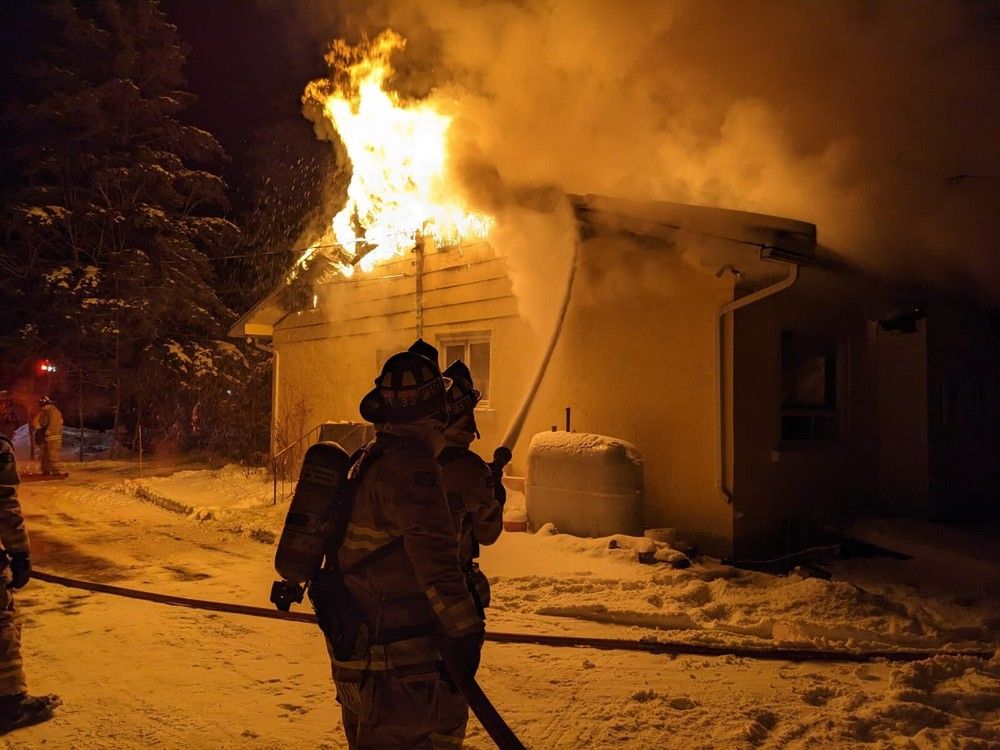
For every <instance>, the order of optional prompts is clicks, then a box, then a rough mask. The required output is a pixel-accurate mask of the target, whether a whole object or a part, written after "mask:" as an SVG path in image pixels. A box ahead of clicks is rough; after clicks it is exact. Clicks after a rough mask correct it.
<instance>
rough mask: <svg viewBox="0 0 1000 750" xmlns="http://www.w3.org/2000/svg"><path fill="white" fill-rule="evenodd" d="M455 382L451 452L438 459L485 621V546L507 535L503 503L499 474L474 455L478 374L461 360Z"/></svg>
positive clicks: (450, 374)
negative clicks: (497, 485) (482, 556)
mask: <svg viewBox="0 0 1000 750" xmlns="http://www.w3.org/2000/svg"><path fill="white" fill-rule="evenodd" d="M444 376H445V377H446V378H449V379H450V380H451V387H450V388H449V389H448V393H447V400H448V425H447V427H445V432H444V435H445V441H446V444H445V448H444V450H443V451H441V455H440V456H438V463H439V464H441V473H442V474H443V476H444V486H445V491H446V493H447V497H448V506H449V508H450V509H451V513H452V516H453V517H454V519H455V527H456V529H457V530H458V534H459V558H460V559H461V561H462V571H463V573H464V574H465V579H466V582H467V583H468V585H469V590H470V592H471V593H472V596H473V599H474V600H475V602H476V608H477V609H478V611H479V614H480V616H482V617H484V618H485V609H486V607H487V606H489V603H490V584H489V581H488V580H487V578H486V576H485V575H484V574H483V573H482V571H480V569H479V563H477V562H476V558H477V557H479V545H480V544H493V542H495V541H496V540H497V539H498V538H499V537H500V532H501V531H502V530H503V503H502V501H501V497H500V496H499V495H498V493H497V492H496V488H495V486H494V474H493V471H492V470H491V467H490V465H489V464H487V463H486V462H485V461H483V459H482V458H480V457H479V456H478V455H477V454H476V453H473V452H472V451H471V450H469V446H470V445H471V444H472V441H473V440H475V439H476V438H477V437H479V430H478V429H477V427H476V415H475V408H476V404H478V403H479V401H480V399H481V398H482V394H481V393H480V392H479V391H478V390H476V388H475V387H474V386H473V383H472V373H471V372H470V371H469V368H468V367H467V366H466V364H465V363H464V362H463V361H462V360H460V359H456V360H455V361H454V362H452V363H451V364H450V365H449V366H448V368H447V369H446V370H445V371H444Z"/></svg>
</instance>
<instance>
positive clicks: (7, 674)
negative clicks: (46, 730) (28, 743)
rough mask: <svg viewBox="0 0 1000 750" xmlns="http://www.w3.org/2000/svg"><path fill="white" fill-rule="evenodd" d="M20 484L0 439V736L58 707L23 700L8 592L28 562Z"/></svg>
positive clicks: (19, 583)
mask: <svg viewBox="0 0 1000 750" xmlns="http://www.w3.org/2000/svg"><path fill="white" fill-rule="evenodd" d="M19 481H20V480H19V479H18V476H17V463H16V462H15V460H14V446H13V445H12V444H11V442H10V440H8V439H7V438H6V437H4V436H2V435H0V542H2V543H3V556H4V561H5V563H6V565H5V566H4V572H3V581H2V584H0V734H6V733H7V732H9V731H10V730H12V729H16V728H17V727H22V726H28V725H30V724H37V723H39V722H41V721H46V720H48V719H51V718H52V710H53V709H54V708H55V707H56V706H58V705H59V699H58V698H57V697H56V696H54V695H44V696H34V695H28V693H27V685H26V683H25V679H24V669H23V666H22V662H21V622H20V620H19V619H18V617H17V613H16V612H15V611H14V596H13V591H14V590H15V589H19V588H22V587H23V586H24V585H25V584H27V583H28V580H29V578H30V577H31V559H30V557H29V555H28V534H27V532H26V531H25V528H24V518H23V516H22V515H21V505H20V504H19V503H18V500H17V486H18V484H19Z"/></svg>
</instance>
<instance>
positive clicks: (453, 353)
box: [437, 331, 490, 407]
mask: <svg viewBox="0 0 1000 750" xmlns="http://www.w3.org/2000/svg"><path fill="white" fill-rule="evenodd" d="M437 341H438V351H439V352H440V354H441V369H444V368H445V367H447V366H448V365H450V364H451V363H452V362H454V361H455V360H456V359H460V360H462V361H463V362H465V364H467V365H468V366H469V370H470V371H471V372H472V381H473V383H474V384H475V386H476V388H477V389H478V390H479V392H480V393H482V394H483V399H482V401H480V402H479V406H480V407H485V406H488V405H489V400H490V333H489V331H481V332H477V333H457V334H448V335H447V336H438V340H437Z"/></svg>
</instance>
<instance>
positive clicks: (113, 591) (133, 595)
mask: <svg viewBox="0 0 1000 750" xmlns="http://www.w3.org/2000/svg"><path fill="white" fill-rule="evenodd" d="M31 577H32V578H35V579H38V580H39V581H45V582H46V583H52V584H56V585H57V586H65V587H67V588H73V589H81V590H83V591H91V592H94V593H98V594H108V595H110V596H120V597H125V598H128V599H139V600H141V601H147V602H154V603H156V604H166V605H169V606H173V607H186V608H188V609H195V610H202V611H207V612H224V613H227V614H234V615H246V616H249V617H263V618H266V619H270V620H291V621H293V622H308V623H314V624H315V623H316V616H315V615H312V614H307V613H305V612H281V611H279V610H276V609H269V608H265V607H255V606H252V605H249V604H233V603H231V602H216V601H211V600H208V599H192V598H190V597H186V596H175V595H172V594H160V593H157V592H155V591H143V590H141V589H133V588H127V587H124V586H114V585H112V584H108V583H98V582H96V581H83V580H79V579H76V578H68V577H66V576H60V575H56V574H54V573H48V572H45V571H41V570H33V571H32V572H31ZM486 640H487V641H491V642H493V643H504V644H522V645H533V646H547V647H551V648H593V649H597V650H601V651H639V652H642V653H646V654H655V655H667V656H738V657H744V658H749V659H762V660H770V661H794V662H808V661H824V662H854V663H863V662H872V661H880V660H881V661H889V662H912V661H921V660H923V659H928V658H930V657H932V656H967V657H974V658H977V659H989V658H991V657H992V656H993V651H986V650H983V651H978V650H971V649H970V650H934V649H926V650H920V649H915V650H899V651H897V650H890V649H873V650H867V651H865V650H860V651H848V650H846V649H809V648H755V647H752V646H720V645H712V644H705V643H685V642H680V641H653V640H625V639H622V638H595V637H581V636H571V635H544V634H539V633H504V632H487V633H486Z"/></svg>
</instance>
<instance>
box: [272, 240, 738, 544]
mask: <svg viewBox="0 0 1000 750" xmlns="http://www.w3.org/2000/svg"><path fill="white" fill-rule="evenodd" d="M628 248H629V249H628V250H623V248H622V246H621V243H614V242H606V241H602V240H599V239H595V240H590V241H588V242H586V243H584V245H583V246H582V247H581V251H580V266H579V267H578V269H579V270H578V273H577V285H576V287H575V288H574V296H573V299H572V303H571V306H570V308H569V311H568V313H567V319H566V324H565V327H564V330H563V332H562V337H561V339H560V342H559V346H558V347H557V349H556V351H555V354H554V356H553V359H552V362H551V364H550V368H549V370H548V372H547V374H546V377H545V380H544V381H543V383H542V386H541V388H540V389H539V392H538V394H537V396H536V399H535V402H534V404H533V406H532V409H531V411H530V412H529V414H528V418H527V420H526V423H525V426H524V430H523V432H522V434H521V437H520V440H519V442H518V444H517V446H516V448H515V451H514V461H513V464H512V467H511V469H512V471H513V473H515V474H523V472H524V470H525V467H526V458H527V448H528V443H529V442H530V438H531V436H532V435H533V434H535V433H536V432H541V431H547V430H549V429H550V427H551V426H552V425H557V426H558V427H559V429H562V428H563V427H564V420H565V407H566V406H569V407H571V409H572V428H573V429H574V430H577V431H586V432H595V433H599V434H604V435H608V436H611V437H617V438H622V439H624V440H627V441H629V442H631V443H633V444H634V445H636V447H637V448H638V449H639V451H640V452H641V453H642V454H643V457H644V459H645V484H646V506H645V516H646V519H645V522H646V525H647V526H675V527H678V528H679V529H680V532H681V534H682V535H683V536H684V537H685V538H687V539H690V540H692V541H694V542H696V543H698V544H699V546H701V548H702V549H703V550H705V551H708V552H710V553H713V554H727V553H728V552H729V551H730V550H731V546H732V514H731V510H730V507H729V505H728V504H727V503H726V502H725V500H724V499H723V498H722V497H721V495H720V493H719V492H718V489H717V486H716V481H715V466H716V464H715V460H716V459H715V450H716V444H717V437H716V435H717V423H716V417H715V389H716V388H717V384H716V378H715V368H716V354H715V344H714V328H713V326H714V325H715V312H716V310H717V308H718V307H719V306H720V305H722V304H724V303H725V302H726V301H728V300H729V299H731V296H732V285H731V282H728V281H720V280H719V279H717V278H716V277H715V276H714V275H712V274H705V273H701V272H696V271H694V270H692V269H691V268H689V267H688V266H686V265H684V264H682V263H680V262H679V261H676V260H672V258H676V257H677V256H678V253H676V252H675V251H674V250H672V249H671V248H669V247H668V246H667V245H666V244H665V243H662V242H659V243H657V244H656V245H655V246H651V247H645V248H640V247H637V246H636V245H634V244H629V245H628ZM424 269H425V274H424V283H423V288H424V292H423V299H424V310H423V323H424V332H423V336H424V338H425V339H426V340H428V341H430V342H431V343H434V344H437V343H438V336H439V335H447V334H451V333H456V332H478V331H490V333H491V341H492V353H491V362H492V364H491V369H492V378H491V381H492V382H491V397H490V404H489V408H488V409H485V410H480V412H479V413H478V414H477V421H478V423H479V427H480V432H481V433H482V440H481V441H479V442H478V443H476V445H475V446H474V448H476V449H477V450H478V451H479V452H480V453H481V454H483V455H484V456H486V457H487V458H488V457H489V456H490V455H491V453H492V450H493V448H494V447H496V446H497V445H498V444H499V442H500V440H501V439H502V437H503V433H504V431H505V430H506V428H507V426H508V424H509V422H510V420H511V418H512V417H513V415H514V412H515V411H516V409H517V408H518V407H519V406H520V403H521V399H522V398H523V396H524V394H525V392H526V390H527V387H528V384H529V383H530V381H531V379H532V378H533V376H534V374H535V371H536V368H537V362H538V358H539V356H540V354H541V352H542V350H543V348H544V345H545V344H546V343H547V340H548V336H549V333H550V331H548V330H541V331H536V330H535V329H533V328H532V327H531V326H530V325H529V324H528V323H527V322H526V321H524V320H522V319H521V318H520V317H519V316H518V314H517V304H516V300H515V298H514V297H513V296H512V294H511V287H510V282H509V279H508V277H507V273H506V267H505V264H504V262H503V261H502V260H500V259H497V258H495V257H493V255H492V251H491V250H490V249H489V248H487V247H485V246H470V247H466V248H462V249H450V250H447V251H444V252H431V253H428V254H427V255H426V256H425V262H424ZM637 273H638V275H636V274H637ZM413 274H414V263H413V260H412V258H409V259H405V260H401V261H397V262H394V263H391V264H387V265H385V266H380V267H379V268H378V269H377V270H376V271H375V272H374V274H371V275H367V276H365V277H361V278H357V279H352V280H347V281H344V280H338V282H337V283H333V284H330V285H328V286H327V287H323V288H321V290H320V291H319V292H318V297H319V298H318V302H319V304H318V308H317V309H316V310H311V311H307V312H302V313H299V314H293V315H291V316H289V317H288V318H287V319H286V320H285V321H284V322H282V323H281V324H280V325H279V326H278V327H277V328H276V330H275V335H274V345H275V348H276V350H277V351H278V357H279V366H278V369H277V372H278V373H279V382H278V383H277V387H276V391H277V393H278V398H277V405H276V408H275V421H276V425H277V424H278V423H279V422H281V421H282V420H285V421H289V420H288V415H289V414H291V413H293V412H294V411H295V410H296V408H299V409H304V410H305V411H306V412H307V416H306V417H305V419H304V423H305V424H304V428H305V429H308V428H311V427H313V426H314V425H315V424H317V423H319V422H321V421H327V420H331V421H336V420H351V421H356V420H359V419H360V417H359V415H358V402H359V401H360V399H361V396H362V395H363V394H364V393H365V392H366V391H367V390H369V389H370V388H371V387H372V381H373V380H374V378H375V376H376V374H377V372H378V364H379V359H378V352H379V350H382V351H383V352H384V353H391V352H393V351H398V350H399V349H400V348H404V347H406V346H407V345H409V344H410V343H411V342H412V341H413V339H414V338H415V337H416V316H415V313H414V301H415V295H414V292H415V284H414V276H413ZM563 283H564V280H563V279H553V281H552V286H551V288H552V295H553V303H554V304H558V302H559V297H560V296H561V294H562V291H563Z"/></svg>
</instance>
